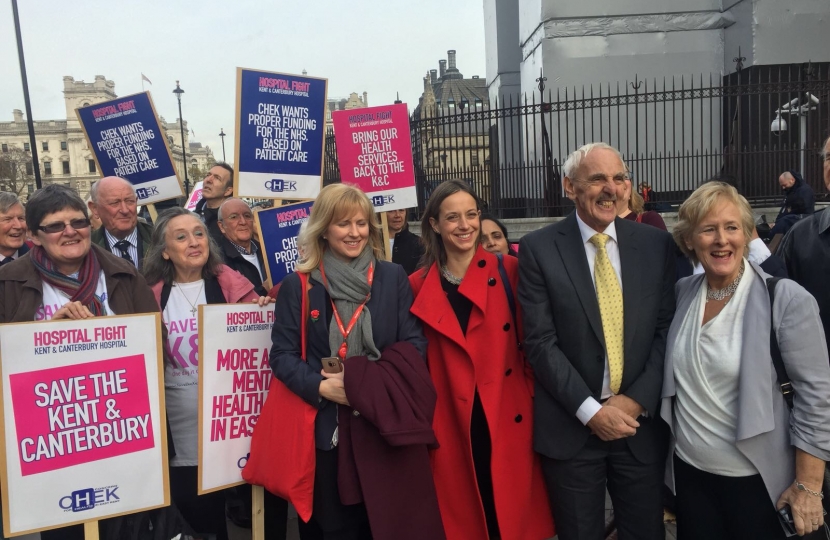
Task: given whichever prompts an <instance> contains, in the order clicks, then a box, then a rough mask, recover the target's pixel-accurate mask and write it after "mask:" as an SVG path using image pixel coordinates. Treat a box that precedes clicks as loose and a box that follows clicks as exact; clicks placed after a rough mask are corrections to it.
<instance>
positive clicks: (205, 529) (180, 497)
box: [170, 467, 228, 540]
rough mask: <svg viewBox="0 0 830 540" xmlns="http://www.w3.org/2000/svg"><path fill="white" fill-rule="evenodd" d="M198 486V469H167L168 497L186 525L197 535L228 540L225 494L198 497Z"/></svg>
mask: <svg viewBox="0 0 830 540" xmlns="http://www.w3.org/2000/svg"><path fill="white" fill-rule="evenodd" d="M197 487H198V467H170V498H171V499H173V503H175V505H176V506H177V507H178V509H179V511H180V512H181V513H182V517H183V518H184V520H185V521H186V522H187V524H188V525H190V527H191V528H193V530H195V531H196V532H197V533H202V534H215V535H216V539H217V540H228V524H227V522H226V518H225V491H224V490H222V491H214V492H213V493H208V494H206V495H197V494H196V490H197Z"/></svg>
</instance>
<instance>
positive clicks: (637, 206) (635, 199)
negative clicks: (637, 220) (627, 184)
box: [628, 189, 646, 215]
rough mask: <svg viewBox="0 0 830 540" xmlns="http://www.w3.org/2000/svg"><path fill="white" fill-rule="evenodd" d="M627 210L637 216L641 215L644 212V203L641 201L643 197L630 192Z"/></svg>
mask: <svg viewBox="0 0 830 540" xmlns="http://www.w3.org/2000/svg"><path fill="white" fill-rule="evenodd" d="M628 208H629V210H631V211H632V212H634V213H635V214H637V215H640V214H642V213H643V212H645V210H646V202H645V201H644V200H643V196H642V195H640V194H639V193H637V192H636V191H634V189H632V190H631V197H630V198H629V199H628Z"/></svg>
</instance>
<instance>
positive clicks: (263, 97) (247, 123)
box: [234, 68, 327, 199]
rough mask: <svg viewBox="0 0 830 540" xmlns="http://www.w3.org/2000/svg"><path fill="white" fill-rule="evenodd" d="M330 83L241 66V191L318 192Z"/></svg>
mask: <svg viewBox="0 0 830 540" xmlns="http://www.w3.org/2000/svg"><path fill="white" fill-rule="evenodd" d="M326 86H327V80H326V79H318V78H315V77H303V76H298V75H287V74H282V73H273V72H269V71H253V70H249V69H242V68H239V69H238V73H237V116H236V120H237V125H236V133H237V137H236V171H237V178H238V182H236V183H235V184H236V185H235V191H234V194H235V195H236V196H238V197H239V196H241V197H257V198H272V199H313V198H315V197H316V196H317V194H318V193H319V192H320V188H321V185H322V176H323V145H324V143H325V129H326Z"/></svg>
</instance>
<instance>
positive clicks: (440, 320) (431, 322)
mask: <svg viewBox="0 0 830 540" xmlns="http://www.w3.org/2000/svg"><path fill="white" fill-rule="evenodd" d="M471 269H472V268H471ZM468 272H469V270H468ZM465 277H466V276H465ZM410 311H411V312H412V314H413V315H415V316H416V317H418V318H419V319H420V320H421V322H423V323H424V324H425V325H427V326H429V327H430V328H432V329H433V330H435V331H436V332H438V333H439V334H442V335H444V336H446V337H447V339H450V340H452V341H454V342H456V343H457V344H458V346H459V347H462V348H466V346H467V340H466V339H464V334H463V332H461V325H459V324H458V317H456V315H455V312H454V311H453V310H452V306H451V305H450V302H449V300H447V295H446V294H445V293H444V289H443V288H442V287H441V278H440V276H439V274H438V265H436V264H433V265H432V267H431V268H430V269H429V273H428V274H427V276H426V278H424V283H423V284H422V285H421V290H420V291H419V292H418V296H416V297H415V301H414V302H413V303H412V308H411V309H410ZM471 318H472V314H471ZM468 330H469V328H468Z"/></svg>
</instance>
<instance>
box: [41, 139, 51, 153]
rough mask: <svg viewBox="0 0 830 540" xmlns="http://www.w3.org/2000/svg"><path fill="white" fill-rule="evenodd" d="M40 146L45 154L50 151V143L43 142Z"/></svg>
mask: <svg viewBox="0 0 830 540" xmlns="http://www.w3.org/2000/svg"><path fill="white" fill-rule="evenodd" d="M40 145H41V146H42V147H43V151H44V152H48V151H49V141H43V142H42V143H40Z"/></svg>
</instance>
